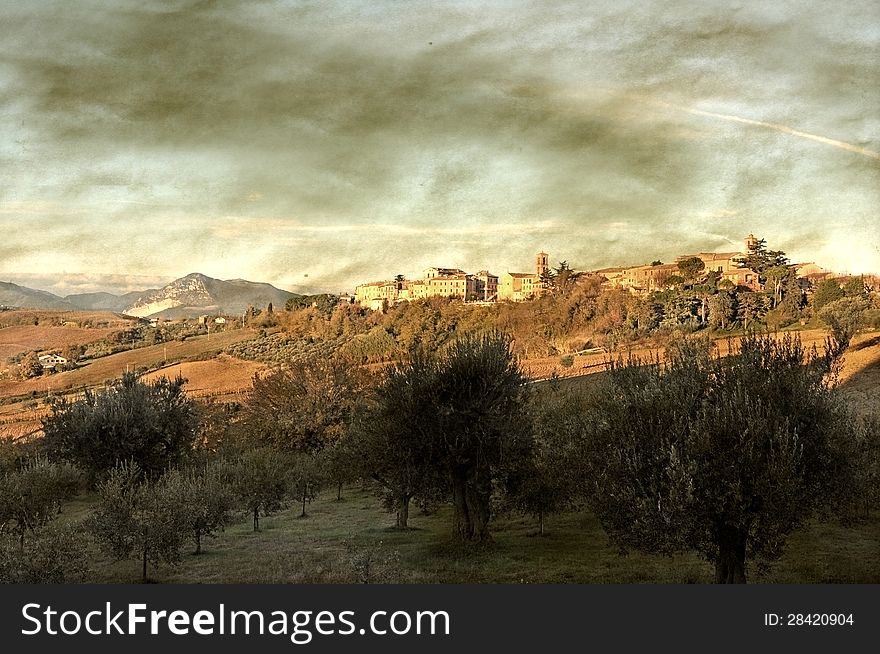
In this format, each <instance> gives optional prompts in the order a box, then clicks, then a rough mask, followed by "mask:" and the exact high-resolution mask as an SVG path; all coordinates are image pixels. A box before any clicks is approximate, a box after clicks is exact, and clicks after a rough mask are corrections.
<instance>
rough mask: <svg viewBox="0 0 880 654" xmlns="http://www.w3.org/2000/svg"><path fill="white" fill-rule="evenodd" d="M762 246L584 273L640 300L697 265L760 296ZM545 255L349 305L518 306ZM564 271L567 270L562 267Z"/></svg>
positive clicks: (546, 275)
mask: <svg viewBox="0 0 880 654" xmlns="http://www.w3.org/2000/svg"><path fill="white" fill-rule="evenodd" d="M763 247H764V242H763V241H762V240H759V239H758V238H756V237H755V235H754V234H749V235H748V236H747V237H746V238H745V239H744V241H743V251H742V252H697V253H695V254H683V255H680V256H678V257H677V258H676V260H675V262H674V263H663V262H661V261H654V262H652V263H650V264H645V265H638V266H629V267H612V268H602V269H599V270H594V271H590V272H592V273H593V274H595V275H599V276H601V277H603V278H605V280H607V281H608V282H609V283H610V285H611V287H613V288H621V289H626V290H629V291H631V292H633V293H635V294H646V293H650V292H653V291H660V290H665V289H668V288H671V287H672V286H673V285H674V283H675V282H676V281H677V279H678V277H679V275H680V273H681V267H680V264H681V262H683V261H687V260H694V259H698V260H699V261H700V262H702V264H703V267H702V270H703V272H704V273H706V274H709V273H716V274H717V275H716V276H717V279H716V281H717V282H718V283H719V284H722V285H728V286H729V287H730V288H740V289H744V290H750V291H756V292H760V291H763V290H764V284H763V283H762V281H761V275H760V274H759V272H757V271H755V270H752V269H751V268H749V267H748V265H747V260H748V258H749V257H750V256H752V255H755V254H756V253H757V252H759V251H760V250H762V249H763ZM548 260H549V255H548V254H547V253H546V252H538V253H537V254H536V255H535V264H534V271H533V272H506V273H503V274H501V275H493V274H492V273H490V272H489V271H488V270H481V271H479V272H477V273H475V274H471V273H467V272H465V271H464V270H461V269H459V268H437V267H431V268H427V269H425V271H424V274H423V276H422V278H421V279H415V280H409V279H405V278H404V277H403V276H401V275H398V276H397V277H396V278H394V279H390V280H383V281H376V282H368V283H364V284H359V285H358V286H357V287H356V288H355V295H354V300H355V302H357V303H358V304H360V305H361V306H365V307H368V308H371V309H374V310H380V309H382V308H383V307H387V306H389V305H393V304H396V303H398V302H408V301H410V300H418V299H423V298H430V297H445V298H457V299H461V300H464V301H466V302H480V303H494V302H503V301H511V302H522V301H524V300H529V299H533V298H536V297H539V296H540V295H541V294H542V293H544V292H546V290H547V289H548V287H549V285H550V280H551V278H552V275H553V271H552V269H551V268H550V266H549V264H548ZM565 265H566V266H567V264H565ZM789 267H790V268H792V269H793V270H794V272H795V276H796V277H797V278H798V279H809V280H812V281H818V280H821V279H824V278H826V277H829V276H832V275H833V273H831V272H830V271H827V270H825V269H823V268H822V267H820V266H817V265H816V264H815V263H797V264H790V265H789Z"/></svg>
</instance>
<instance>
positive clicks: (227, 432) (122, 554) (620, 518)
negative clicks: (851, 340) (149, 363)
mask: <svg viewBox="0 0 880 654" xmlns="http://www.w3.org/2000/svg"><path fill="white" fill-rule="evenodd" d="M843 349H844V348H843V345H842V344H840V343H837V342H835V341H833V340H831V341H829V342H828V344H827V347H826V349H825V351H824V352H819V351H817V350H815V349H813V350H807V349H805V348H804V347H803V346H802V345H801V344H800V343H799V342H798V341H797V339H796V338H793V337H786V338H783V339H772V338H769V337H759V336H748V337H746V338H744V339H743V340H742V342H741V345H740V346H739V349H738V350H737V351H736V352H734V353H732V354H731V355H730V356H727V357H724V358H722V357H719V356H717V355H715V354H713V352H712V351H711V349H710V348H709V347H708V346H707V345H706V344H705V343H702V342H701V341H699V340H685V341H677V342H676V345H675V346H674V347H671V348H670V349H669V351H668V352H667V356H666V358H665V360H664V362H662V363H661V362H659V361H635V360H623V359H619V360H618V361H617V362H615V363H614V364H613V365H612V366H611V370H610V371H609V372H608V373H607V374H605V375H603V376H602V377H600V378H598V379H597V381H596V383H595V384H593V385H591V386H589V387H584V386H577V385H572V384H569V385H568V386H562V385H561V382H560V383H547V384H540V385H538V384H531V383H529V382H528V380H527V379H526V378H525V376H524V375H523V373H522V370H521V369H520V367H519V365H518V363H517V359H516V357H515V355H514V353H513V351H512V348H511V341H510V338H509V336H507V335H504V334H502V333H499V332H488V333H483V334H482V335H476V334H469V335H462V336H460V337H459V338H457V339H455V340H454V341H452V342H451V343H449V344H448V345H447V346H445V347H442V348H440V349H433V350H432V349H426V348H424V347H414V348H413V350H412V351H411V352H410V353H409V355H408V356H407V357H405V358H402V359H400V360H399V361H398V362H397V363H395V364H394V365H393V366H389V367H386V369H385V370H384V371H383V372H381V373H376V374H373V373H370V372H368V371H367V370H365V369H364V368H363V367H362V366H359V365H355V364H354V363H352V362H351V361H350V360H347V359H344V358H341V357H319V358H312V359H308V360H299V361H295V362H291V363H290V364H289V365H288V366H285V367H283V368H278V369H276V370H275V371H273V372H272V373H271V374H269V375H266V376H262V377H258V378H256V379H255V381H254V388H253V391H252V393H251V396H250V398H249V400H248V401H247V402H246V403H244V404H243V405H242V406H220V405H207V406H199V405H196V404H195V403H193V402H192V401H190V400H188V399H187V398H186V397H185V396H184V394H183V392H182V385H183V380H181V379H177V380H167V379H161V380H159V381H156V382H155V383H153V384H145V383H143V382H141V381H139V380H138V379H136V378H135V377H134V376H133V375H125V376H123V378H122V379H121V380H119V381H118V382H117V383H116V384H114V385H113V386H112V387H109V388H107V389H106V390H104V391H101V392H97V393H87V394H86V395H85V396H84V397H83V398H82V399H81V400H78V401H75V402H68V401H65V400H59V401H58V402H56V403H55V404H54V405H53V411H52V415H51V416H50V417H48V418H47V419H46V420H45V422H44V431H45V438H44V439H42V440H41V441H39V442H36V443H34V444H31V445H30V446H29V447H30V448H31V449H30V450H29V449H27V447H12V446H8V447H7V448H6V449H5V450H4V462H3V466H4V470H5V472H4V481H3V483H4V487H3V492H2V493H0V497H2V498H3V504H2V505H0V525H2V534H3V539H4V540H3V546H2V548H0V553H2V557H3V559H2V562H0V574H2V576H3V577H2V578H3V579H5V580H7V581H66V580H71V579H76V578H78V575H79V577H81V576H82V575H84V574H87V573H86V572H84V571H83V570H82V569H81V566H80V567H77V566H79V565H80V564H78V563H76V562H78V561H82V560H83V558H84V557H83V556H74V554H76V552H77V551H80V554H82V552H84V551H85V550H84V549H83V548H85V547H86V543H89V542H91V543H95V544H96V545H97V546H98V547H100V548H101V549H102V550H103V551H104V552H106V553H107V554H108V555H110V556H112V557H113V558H115V559H132V560H136V561H138V562H139V564H140V566H141V572H142V576H143V578H145V579H146V577H147V575H148V568H149V565H154V564H159V563H164V564H175V563H177V562H178V561H180V559H181V556H182V553H183V552H184V550H185V549H186V548H187V547H190V548H192V549H193V550H194V551H195V552H200V551H201V550H202V549H203V548H204V547H205V544H204V539H205V538H208V537H210V536H211V535H212V534H215V533H216V532H217V531H218V530H220V529H223V527H224V526H225V525H227V524H229V523H230V521H232V520H240V519H242V517H244V516H247V519H248V520H250V521H252V525H253V529H254V530H258V529H259V528H260V519H261V518H262V517H263V516H265V515H269V514H271V513H272V512H274V511H277V510H279V509H281V508H283V507H287V506H290V505H291V504H294V503H295V505H296V508H297V510H298V512H299V514H300V515H301V516H302V517H306V516H307V515H308V510H309V503H310V502H311V501H312V500H313V499H314V498H315V497H317V496H318V494H319V493H320V492H322V491H325V492H326V491H330V492H332V493H335V494H336V496H337V498H341V497H342V494H343V492H344V489H345V488H346V487H348V486H350V485H351V484H354V483H357V484H361V485H363V486H365V487H366V488H369V489H371V491H372V492H373V493H374V494H375V495H376V497H377V501H381V502H382V503H383V505H384V506H385V507H386V508H387V509H389V510H390V511H391V512H392V513H394V515H395V524H396V526H397V527H398V528H400V529H406V528H408V527H409V522H410V512H411V509H412V507H413V506H415V507H417V508H419V509H420V510H422V511H428V512H431V511H433V510H435V509H436V508H437V507H438V506H440V505H444V504H446V505H449V506H450V507H451V516H452V518H451V524H450V534H451V538H452V539H454V540H455V541H457V542H459V543H462V544H481V545H485V544H487V543H490V542H491V540H492V536H491V533H492V532H491V525H492V519H493V516H495V515H497V514H498V512H499V511H522V512H524V513H527V514H529V515H532V516H534V518H535V524H536V530H537V531H538V532H539V533H543V531H544V528H545V523H546V521H547V519H548V517H551V516H553V515H554V514H555V513H558V512H560V511H563V510H572V509H578V508H581V507H586V508H588V509H589V510H591V511H592V512H593V513H594V514H595V515H596V516H597V517H598V518H599V520H600V521H601V524H602V526H603V527H604V529H605V530H606V531H607V533H608V534H609V536H610V537H611V538H612V540H613V541H614V542H615V543H617V544H618V545H619V546H621V547H622V548H634V549H639V550H642V551H647V552H660V553H672V552H678V551H685V550H687V551H695V552H697V553H699V554H701V555H702V556H703V557H704V558H705V559H706V560H708V561H710V562H712V563H713V564H714V566H715V569H716V579H717V581H719V582H742V581H745V579H746V573H747V565H748V562H749V561H751V560H753V559H755V558H760V559H764V560H772V559H774V558H776V557H778V556H779V555H780V554H781V552H782V549H783V546H784V544H785V541H786V537H787V536H788V534H790V533H791V532H792V531H793V530H794V529H796V528H797V527H798V526H799V525H801V524H803V522H804V521H805V520H807V519H808V518H810V517H812V516H815V515H821V514H829V515H830V514H834V515H837V516H841V517H843V518H845V519H849V520H854V519H857V518H858V517H859V516H860V515H863V514H864V512H865V511H869V510H870V507H872V506H874V505H875V504H876V502H877V501H878V499H880V481H878V479H880V442H878V441H880V426H878V419H877V416H873V417H871V416H868V417H865V416H853V415H851V414H850V413H849V411H848V410H847V407H846V405H845V404H844V402H843V401H842V399H841V397H840V395H839V394H838V392H837V390H836V389H835V388H834V387H833V385H832V383H831V382H832V380H833V377H834V371H835V369H836V366H837V364H838V361H839V357H840V356H841V354H842V352H843ZM34 457H37V458H34ZM84 487H88V488H91V489H94V490H95V491H96V492H97V494H98V497H99V500H98V502H97V504H96V508H95V510H94V512H93V515H92V516H91V518H90V519H89V520H88V521H87V522H86V523H85V525H82V526H81V527H80V528H76V527H75V526H70V525H68V526H63V527H62V526H58V525H64V524H65V523H64V522H63V521H59V520H58V519H57V518H56V516H57V514H58V510H59V509H60V508H61V507H62V506H63V504H64V501H65V498H68V497H70V496H71V495H72V494H73V493H75V492H76V491H77V489H78V488H84ZM414 537H418V535H417V534H416V535H414ZM62 554H63V556H62ZM56 555H57V556H56ZM46 560H50V561H51V565H45V566H42V567H39V568H37V567H35V566H34V565H33V564H32V563H31V562H32V561H46Z"/></svg>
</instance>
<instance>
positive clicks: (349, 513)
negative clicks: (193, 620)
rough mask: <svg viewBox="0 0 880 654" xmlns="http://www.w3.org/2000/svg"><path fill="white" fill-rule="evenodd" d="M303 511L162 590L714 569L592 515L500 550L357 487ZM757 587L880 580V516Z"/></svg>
mask: <svg viewBox="0 0 880 654" xmlns="http://www.w3.org/2000/svg"><path fill="white" fill-rule="evenodd" d="M93 502H94V496H81V497H80V498H78V499H76V500H75V501H74V502H72V503H71V504H70V505H68V506H67V507H66V509H65V513H64V517H63V519H65V520H74V521H75V520H80V519H83V518H84V517H85V516H86V515H88V513H89V511H90V508H91V505H92V503H93ZM298 516H299V508H298V507H291V508H290V509H288V510H286V511H281V512H279V513H277V514H275V515H273V516H270V517H268V518H264V519H261V521H260V524H261V527H262V530H261V531H260V532H257V533H254V532H253V531H251V523H250V521H249V520H248V519H247V518H246V517H245V516H243V515H242V516H241V519H240V521H239V522H236V523H235V524H234V525H232V526H230V527H228V528H227V529H226V531H225V532H224V533H221V534H220V535H219V536H218V537H217V538H214V539H206V540H204V541H203V548H204V550H205V551H204V553H203V554H201V555H199V556H195V555H192V554H190V553H186V554H185V555H184V557H183V561H182V562H181V563H180V564H179V565H177V566H174V567H170V566H161V567H158V568H155V567H152V566H151V567H150V573H149V576H150V578H151V579H152V580H153V581H155V582H158V583H360V582H367V583H591V584H592V583H711V582H712V581H713V569H712V567H711V566H710V565H709V564H708V563H706V562H704V561H701V560H700V559H699V558H698V557H697V556H695V555H680V556H675V557H664V556H652V555H645V554H640V553H636V552H631V553H629V554H624V553H621V552H619V551H618V549H617V548H615V547H614V546H613V545H611V544H610V543H609V541H608V538H607V536H606V535H605V533H604V532H603V530H602V528H601V527H600V526H599V524H598V522H597V521H596V520H595V518H593V517H592V516H591V515H590V514H589V513H587V512H572V513H567V514H563V515H561V516H554V517H551V518H550V519H549V520H548V521H547V534H546V535H545V536H543V537H541V536H536V535H535V524H534V521H533V520H530V519H529V518H527V517H523V516H519V515H502V516H499V517H497V518H496V519H495V520H494V521H493V524H494V529H493V538H494V543H492V544H491V545H488V546H485V547H483V548H479V549H476V550H475V549H473V548H467V547H462V546H458V545H456V544H454V543H453V542H452V538H451V534H450V524H451V523H450V515H449V511H448V510H447V509H446V508H442V509H441V510H440V511H438V512H437V513H436V514H433V515H430V516H423V515H421V514H420V513H419V512H418V511H417V510H415V509H414V510H413V513H412V515H411V521H410V522H411V525H412V527H413V528H412V529H410V530H408V531H398V530H395V529H393V528H391V527H390V525H391V524H392V523H393V516H391V515H389V514H387V513H385V512H384V511H382V509H381V507H380V504H379V502H378V500H377V499H376V498H374V497H373V496H372V495H370V494H369V493H367V492H366V491H363V490H361V489H358V488H351V489H347V491H346V492H345V493H344V499H343V501H341V502H337V501H335V494H333V493H328V494H325V495H323V496H322V497H320V498H319V499H318V500H317V501H315V502H313V503H312V504H311V506H310V509H309V515H308V517H306V518H299V517H298ZM91 559H92V562H91V566H92V570H91V572H90V575H89V581H95V582H101V583H136V582H139V581H140V563H139V562H138V561H136V560H130V561H121V562H114V561H112V560H110V559H108V558H107V557H105V556H104V555H103V554H101V553H100V552H98V551H97V550H95V551H94V552H93V556H92V557H91ZM748 574H749V581H750V582H754V583H880V516H878V515H876V512H875V514H874V515H873V516H872V519H870V520H868V521H866V522H864V523H862V524H859V525H856V526H854V527H844V526H841V525H839V524H837V523H835V522H830V523H819V522H816V523H812V524H810V525H808V526H806V527H805V528H803V529H802V530H800V531H798V532H796V533H795V534H793V535H792V537H791V538H790V539H789V542H788V547H787V550H786V553H785V555H784V556H783V557H782V559H781V560H779V561H777V562H774V563H772V564H769V565H761V564H759V563H756V562H751V563H750V565H749V570H748Z"/></svg>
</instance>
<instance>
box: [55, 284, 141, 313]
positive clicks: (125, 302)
mask: <svg viewBox="0 0 880 654" xmlns="http://www.w3.org/2000/svg"><path fill="white" fill-rule="evenodd" d="M157 290H158V289H155V288H151V289H148V290H146V291H133V292H131V293H125V294H123V295H113V293H77V294H74V295H68V296H66V297H65V298H64V299H65V300H67V301H68V302H70V303H71V304H72V305H73V306H75V307H76V308H77V309H83V310H85V311H124V310H125V309H127V308H128V307H130V306H131V305H132V304H134V303H135V302H137V300H138V298H140V297H142V296H144V295H148V294H150V293H155V292H156V291H157Z"/></svg>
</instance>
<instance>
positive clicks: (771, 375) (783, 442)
mask: <svg viewBox="0 0 880 654" xmlns="http://www.w3.org/2000/svg"><path fill="white" fill-rule="evenodd" d="M831 363H832V362H831V360H830V356H828V355H820V354H819V353H817V352H816V351H815V350H813V351H809V352H808V351H807V350H805V348H804V347H803V346H802V345H801V344H800V342H799V341H798V340H797V339H793V338H791V337H788V336H786V337H785V338H783V339H773V338H771V337H769V336H763V337H757V336H750V337H746V338H745V339H743V341H742V342H741V345H740V347H739V350H738V351H736V352H734V353H732V354H731V355H730V356H728V357H720V356H711V355H710V354H709V352H708V350H705V349H700V348H698V347H696V346H688V345H686V346H683V347H680V348H679V349H678V350H677V351H676V352H673V353H671V354H670V355H669V358H668V360H667V362H666V363H665V364H663V365H661V364H659V363H657V362H655V363H653V364H649V365H642V362H638V361H632V360H630V361H627V362H619V363H618V364H617V365H615V366H614V367H613V369H612V370H611V371H610V373H609V375H608V376H607V380H606V382H605V385H604V387H603V388H602V390H601V392H600V393H598V395H597V399H596V401H595V404H594V406H593V408H592V410H591V413H590V414H589V420H588V421H587V423H586V428H585V442H584V446H585V455H586V458H587V461H588V463H589V466H588V471H589V472H588V476H587V478H586V485H587V488H588V489H589V495H590V502H591V504H592V508H593V510H594V511H595V513H596V515H597V516H598V518H599V520H600V521H601V522H602V525H603V527H604V528H605V529H606V531H608V533H609V535H610V536H611V537H612V538H613V539H614V540H616V541H617V542H618V543H619V544H621V545H622V546H624V547H633V548H636V549H640V550H643V551H648V552H661V553H672V552H676V551H682V550H696V551H697V552H699V553H700V554H701V555H702V556H703V557H704V558H706V559H707V560H708V561H710V562H712V563H714V565H715V573H716V574H715V577H716V581H717V582H718V583H734V582H745V580H746V562H747V560H748V559H750V558H752V557H763V558H765V559H768V560H772V559H774V558H776V557H778V556H779V555H780V554H781V553H782V550H783V546H784V544H785V541H786V538H787V536H788V534H789V533H791V531H792V530H794V529H795V528H796V527H798V526H799V525H801V524H802V523H803V522H804V520H806V519H807V518H809V517H810V516H812V515H813V514H814V513H815V512H816V511H817V510H819V509H820V508H821V507H823V506H827V505H828V503H829V502H830V501H832V500H833V498H835V497H836V496H838V495H837V494H838V493H840V492H841V489H843V488H844V487H845V486H846V484H847V481H848V480H849V479H850V478H851V474H852V471H851V469H850V468H851V466H850V465H849V462H850V461H851V460H852V459H851V457H852V454H851V453H852V448H853V443H854V434H853V428H852V426H851V421H850V420H849V416H848V414H847V412H846V409H845V406H844V405H843V403H842V402H841V400H840V398H839V397H838V394H837V393H836V391H835V390H834V389H833V388H831V387H829V384H828V382H827V378H826V374H827V373H828V371H829V370H830V369H831Z"/></svg>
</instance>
